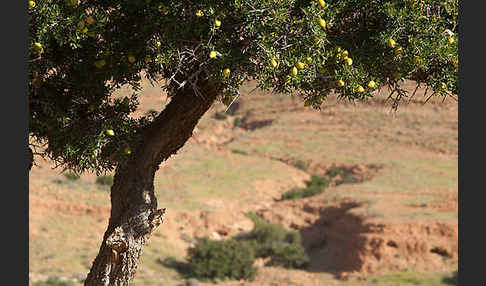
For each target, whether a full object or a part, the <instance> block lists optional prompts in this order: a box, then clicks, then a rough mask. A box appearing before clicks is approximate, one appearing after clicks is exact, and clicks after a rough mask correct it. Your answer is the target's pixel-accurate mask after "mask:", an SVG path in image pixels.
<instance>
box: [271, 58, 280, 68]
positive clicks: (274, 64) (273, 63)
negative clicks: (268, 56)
mask: <svg viewBox="0 0 486 286" xmlns="http://www.w3.org/2000/svg"><path fill="white" fill-rule="evenodd" d="M270 65H271V66H272V67H273V68H276V67H277V65H278V63H277V61H276V60H274V59H272V60H271V61H270Z"/></svg>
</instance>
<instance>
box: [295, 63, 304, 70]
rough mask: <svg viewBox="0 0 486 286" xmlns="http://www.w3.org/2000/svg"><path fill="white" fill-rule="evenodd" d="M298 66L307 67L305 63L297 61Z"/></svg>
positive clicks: (300, 67)
mask: <svg viewBox="0 0 486 286" xmlns="http://www.w3.org/2000/svg"><path fill="white" fill-rule="evenodd" d="M296 66H297V68H299V69H300V70H301V69H303V68H304V67H305V64H304V63H303V62H297V64H296Z"/></svg>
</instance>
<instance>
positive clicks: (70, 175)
mask: <svg viewBox="0 0 486 286" xmlns="http://www.w3.org/2000/svg"><path fill="white" fill-rule="evenodd" d="M63 175H64V177H66V179H68V180H69V181H76V180H78V179H79V178H80V177H79V175H78V174H76V173H72V172H68V173H64V174H63Z"/></svg>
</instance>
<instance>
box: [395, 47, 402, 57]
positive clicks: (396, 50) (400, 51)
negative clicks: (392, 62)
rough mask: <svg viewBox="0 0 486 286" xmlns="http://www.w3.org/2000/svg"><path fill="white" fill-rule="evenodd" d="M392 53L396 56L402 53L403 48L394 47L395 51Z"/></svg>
mask: <svg viewBox="0 0 486 286" xmlns="http://www.w3.org/2000/svg"><path fill="white" fill-rule="evenodd" d="M393 51H394V52H395V55H397V56H398V55H400V54H401V53H402V52H403V48H402V47H395V49H394V50H393Z"/></svg>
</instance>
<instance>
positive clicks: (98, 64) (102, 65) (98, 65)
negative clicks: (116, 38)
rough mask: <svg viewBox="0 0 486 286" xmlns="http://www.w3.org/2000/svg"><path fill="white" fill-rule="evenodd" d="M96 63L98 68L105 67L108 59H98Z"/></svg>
mask: <svg viewBox="0 0 486 286" xmlns="http://www.w3.org/2000/svg"><path fill="white" fill-rule="evenodd" d="M94 64H95V66H96V67H97V68H99V69H101V68H102V67H104V66H105V65H106V61H105V60H99V61H96V62H95V63H94Z"/></svg>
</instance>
